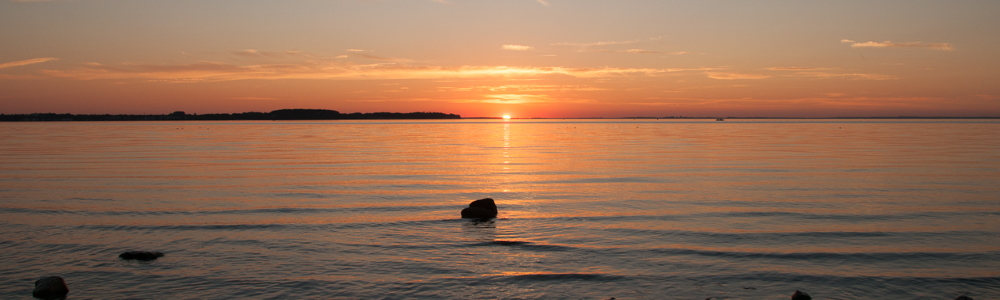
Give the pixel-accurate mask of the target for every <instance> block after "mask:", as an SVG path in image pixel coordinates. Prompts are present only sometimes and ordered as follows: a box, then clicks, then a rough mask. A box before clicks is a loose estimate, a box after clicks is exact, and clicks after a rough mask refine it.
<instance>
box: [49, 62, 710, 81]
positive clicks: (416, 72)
mask: <svg viewBox="0 0 1000 300" xmlns="http://www.w3.org/2000/svg"><path fill="white" fill-rule="evenodd" d="M692 70H709V69H708V68H699V69H658V68H609V67H605V68H564V67H511V66H454V67H453V66H433V65H411V64H402V63H377V64H352V63H348V62H343V61H337V60H334V61H326V62H318V61H309V62H302V63H287V64H257V65H234V64H227V63H222V62H212V61H200V62H197V63H190V64H141V63H124V64H119V65H105V64H99V63H87V64H84V65H82V66H81V67H78V68H74V69H69V70H43V71H42V73H43V74H46V75H48V76H53V77H61V78H71V79H79V80H97V79H138V80H158V81H169V82H199V81H208V82H211V81H232V80H250V79H264V80H275V79H332V80H337V79H340V80H364V79H442V78H489V77H508V78H537V77H542V76H571V77H577V78H605V77H625V76H657V75H661V74H665V73H669V72H682V71H692Z"/></svg>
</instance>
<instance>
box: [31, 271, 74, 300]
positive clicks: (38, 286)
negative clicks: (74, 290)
mask: <svg viewBox="0 0 1000 300" xmlns="http://www.w3.org/2000/svg"><path fill="white" fill-rule="evenodd" d="M66 294H69V288H68V287H66V281H65V280H63V278H62V277H59V276H49V277H42V278H40V279H38V280H35V290H34V291H31V295H32V296H34V297H35V298H38V299H45V300H55V299H66Z"/></svg>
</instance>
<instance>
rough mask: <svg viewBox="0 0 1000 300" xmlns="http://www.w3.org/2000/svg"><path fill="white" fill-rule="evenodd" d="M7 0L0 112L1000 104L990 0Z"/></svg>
mask: <svg viewBox="0 0 1000 300" xmlns="http://www.w3.org/2000/svg"><path fill="white" fill-rule="evenodd" d="M874 2H875V3H872V1H722V0H719V1H711V0H691V1H669V0H634V1H632V0H622V1H607V0H572V1H571V0H545V1H542V0H505V1H492V0H467V1H466V0H324V1H312V0H288V1H274V0H181V1H153V0H74V1H68V0H51V1H38V0H34V1H16V0H15V1H12V0H0V41H3V46H2V47H0V113H8V114H10V113H35V112H55V113H78V114H86V113H112V114H118V113H128V114H164V113H170V112H173V111H177V110H182V111H186V112H188V113H232V112H245V111H270V110H274V109H282V108H324V109H334V110H339V111H341V112H377V111H391V112H412V111H439V112H446V113H456V114H461V115H463V116H465V117H477V116H487V117H498V116H501V115H503V114H510V115H512V116H514V117H522V118H525V117H554V118H558V117H628V116H648V117H663V116H718V117H728V116H774V117H796V116H798V117H834V116H900V115H908V116H1000V58H998V53H1000V35H998V34H996V33H997V32H1000V21H998V19H1000V18H996V16H997V15H1000V2H998V1H993V0H990V1H960V2H954V1H912V0H907V1H874Z"/></svg>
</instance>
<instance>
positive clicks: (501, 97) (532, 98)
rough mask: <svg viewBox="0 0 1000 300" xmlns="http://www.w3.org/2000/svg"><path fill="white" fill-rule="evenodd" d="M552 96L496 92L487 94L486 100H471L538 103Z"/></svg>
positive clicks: (547, 100) (546, 100)
mask: <svg viewBox="0 0 1000 300" xmlns="http://www.w3.org/2000/svg"><path fill="white" fill-rule="evenodd" d="M549 101H552V98H551V97H549V96H548V95H532V94H496V95H486V99H485V100H478V101H476V100H474V101H471V102H482V103H501V104H525V103H538V102H549Z"/></svg>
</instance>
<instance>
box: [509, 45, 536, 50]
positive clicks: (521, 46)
mask: <svg viewBox="0 0 1000 300" xmlns="http://www.w3.org/2000/svg"><path fill="white" fill-rule="evenodd" d="M501 48H502V49H504V50H512V51H528V50H534V49H535V47H532V46H524V45H510V44H506V45H503V46H502V47H501Z"/></svg>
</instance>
